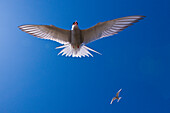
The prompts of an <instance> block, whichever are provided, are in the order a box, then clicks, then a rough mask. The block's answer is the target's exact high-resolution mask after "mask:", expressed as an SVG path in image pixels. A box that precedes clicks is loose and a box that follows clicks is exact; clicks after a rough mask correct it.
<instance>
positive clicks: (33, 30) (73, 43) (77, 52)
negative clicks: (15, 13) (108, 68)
mask: <svg viewBox="0 0 170 113" xmlns="http://www.w3.org/2000/svg"><path fill="white" fill-rule="evenodd" d="M143 18H144V16H138V15H137V16H127V17H122V18H118V19H114V20H109V21H105V22H99V23H98V24H96V25H94V26H93V27H90V28H88V29H84V30H80V29H79V27H78V22H77V21H75V22H74V23H73V24H72V28H71V30H65V29H61V28H58V27H55V26H54V25H21V26H19V28H20V29H21V30H22V31H24V32H26V33H29V34H31V35H33V36H35V37H38V38H41V39H48V40H53V41H56V42H59V43H61V44H63V45H62V46H59V47H56V49H59V48H64V49H62V50H61V51H60V52H59V53H58V55H59V54H62V56H63V55H65V56H69V57H70V56H72V57H80V58H81V57H85V56H88V57H89V56H92V57H93V55H92V54H91V53H90V52H89V50H90V51H93V52H95V53H98V54H100V53H99V52H97V51H95V50H93V49H91V48H89V47H87V46H86V44H88V43H90V42H93V41H95V40H98V39H101V38H104V37H108V36H112V35H114V34H117V33H118V32H120V31H122V30H123V29H125V28H127V27H128V26H130V25H132V24H133V23H135V22H138V20H140V19H143Z"/></svg>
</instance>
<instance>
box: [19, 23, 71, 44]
mask: <svg viewBox="0 0 170 113" xmlns="http://www.w3.org/2000/svg"><path fill="white" fill-rule="evenodd" d="M19 28H20V29H21V30H22V31H24V32H26V33H29V34H31V35H33V36H35V37H38V38H42V39H49V40H53V41H56V42H59V43H61V44H67V43H68V42H69V40H70V30H65V29H61V28H58V27H55V26H53V25H21V26H19Z"/></svg>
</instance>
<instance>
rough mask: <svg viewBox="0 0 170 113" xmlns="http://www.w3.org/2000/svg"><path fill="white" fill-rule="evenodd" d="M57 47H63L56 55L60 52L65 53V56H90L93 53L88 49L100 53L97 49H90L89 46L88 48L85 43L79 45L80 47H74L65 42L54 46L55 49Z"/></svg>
mask: <svg viewBox="0 0 170 113" xmlns="http://www.w3.org/2000/svg"><path fill="white" fill-rule="evenodd" d="M59 48H64V49H62V50H61V51H60V52H59V53H58V55H59V54H62V56H63V55H65V56H66V57H67V56H68V57H70V56H72V57H80V58H81V57H85V56H87V57H89V56H92V57H93V55H92V54H91V53H90V52H89V51H88V50H90V51H93V52H95V53H98V54H100V55H101V53H99V52H97V51H95V50H93V49H91V48H89V47H87V46H85V45H82V46H80V48H77V49H74V48H73V47H72V46H71V44H65V45H62V46H59V47H56V49H59Z"/></svg>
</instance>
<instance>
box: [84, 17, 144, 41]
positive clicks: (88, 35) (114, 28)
mask: <svg viewBox="0 0 170 113" xmlns="http://www.w3.org/2000/svg"><path fill="white" fill-rule="evenodd" d="M143 17H144V16H127V17H123V18H118V19H114V20H110V21H106V22H100V23H98V24H96V25H95V26H93V27H91V28H89V29H85V30H82V31H81V32H82V37H83V39H84V41H83V42H84V43H85V44H87V43H89V42H92V41H95V40H97V39H100V38H103V37H108V36H111V35H114V34H117V33H118V32H120V31H122V30H123V29H125V28H127V27H128V26H130V25H132V23H135V22H138V20H140V19H143Z"/></svg>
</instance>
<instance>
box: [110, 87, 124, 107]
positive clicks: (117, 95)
mask: <svg viewBox="0 0 170 113" xmlns="http://www.w3.org/2000/svg"><path fill="white" fill-rule="evenodd" d="M120 91H122V89H120V90H119V91H118V92H117V93H116V97H113V98H112V100H111V102H110V104H112V103H113V101H114V100H116V99H117V102H119V100H120V99H121V98H122V97H119V93H120Z"/></svg>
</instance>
